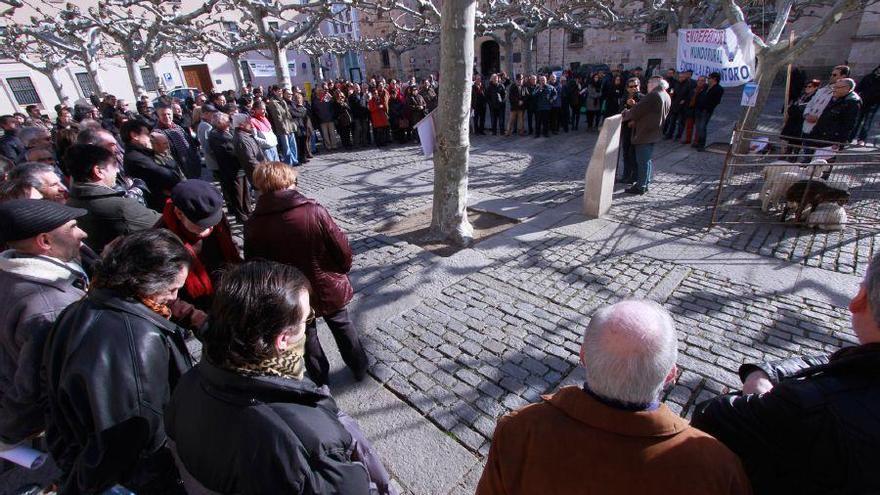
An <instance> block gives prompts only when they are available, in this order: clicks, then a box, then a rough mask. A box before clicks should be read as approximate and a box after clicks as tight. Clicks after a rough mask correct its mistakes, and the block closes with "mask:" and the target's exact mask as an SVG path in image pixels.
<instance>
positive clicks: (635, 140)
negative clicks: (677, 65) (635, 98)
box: [623, 87, 672, 144]
mask: <svg viewBox="0 0 880 495" xmlns="http://www.w3.org/2000/svg"><path fill="white" fill-rule="evenodd" d="M671 104H672V100H671V99H670V98H669V94H668V93H666V91H663V90H662V89H660V88H659V87H658V88H655V89H654V91H651V92H650V93H648V94H646V95H645V96H644V97H643V98H642V99H641V100H639V102H638V103H636V106H634V107H632V108H631V109H629V110H627V111H625V112H624V113H623V120H624V121H628V122H629V126H630V128H631V129H632V138H630V142H632V144H651V143H657V142H659V141H660V140H661V139H663V121H664V120H666V116H667V115H669V106H670V105H671Z"/></svg>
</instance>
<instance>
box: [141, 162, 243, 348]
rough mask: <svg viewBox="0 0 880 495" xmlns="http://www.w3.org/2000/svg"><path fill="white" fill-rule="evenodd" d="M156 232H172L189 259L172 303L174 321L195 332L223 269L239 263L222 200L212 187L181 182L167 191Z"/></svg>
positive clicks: (196, 180) (191, 180) (192, 182)
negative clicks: (190, 260)
mask: <svg viewBox="0 0 880 495" xmlns="http://www.w3.org/2000/svg"><path fill="white" fill-rule="evenodd" d="M156 227H157V228H162V229H168V230H170V231H171V232H174V233H175V234H176V235H177V237H179V238H180V240H182V241H183V245H184V246H185V247H186V250H187V251H188V252H189V254H190V256H192V265H191V266H190V269H189V274H188V275H187V277H186V283H185V284H184V286H183V287H182V288H181V291H180V301H178V302H176V303H175V304H174V305H173V307H172V309H173V310H174V320H175V321H177V322H179V323H180V324H181V325H184V326H186V327H187V328H190V329H192V330H195V331H198V330H199V327H200V323H202V322H204V318H205V317H204V313H203V312H207V311H208V309H209V308H210V307H211V301H212V300H213V297H214V285H215V284H216V282H217V280H218V279H219V278H220V273H221V272H222V271H223V269H225V268H227V267H228V266H230V265H235V264H238V263H241V255H240V254H239V252H238V248H237V247H236V246H235V243H234V242H233V241H232V234H231V231H230V228H229V222H228V221H227V220H226V217H225V215H224V214H223V196H221V195H220V192H219V191H217V188H215V187H214V186H213V185H211V184H210V183H208V182H205V181H201V180H198V179H190V180H186V181H183V182H181V183H180V184H178V185H176V186H175V187H174V189H172V190H171V198H170V199H169V200H168V202H167V203H166V204H165V209H164V210H163V211H162V218H160V219H159V222H158V223H157V224H156Z"/></svg>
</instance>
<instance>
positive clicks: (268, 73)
mask: <svg viewBox="0 0 880 495" xmlns="http://www.w3.org/2000/svg"><path fill="white" fill-rule="evenodd" d="M248 68H250V70H251V77H275V64H273V63H272V62H266V61H263V60H260V61H256V62H252V61H250V60H248Z"/></svg>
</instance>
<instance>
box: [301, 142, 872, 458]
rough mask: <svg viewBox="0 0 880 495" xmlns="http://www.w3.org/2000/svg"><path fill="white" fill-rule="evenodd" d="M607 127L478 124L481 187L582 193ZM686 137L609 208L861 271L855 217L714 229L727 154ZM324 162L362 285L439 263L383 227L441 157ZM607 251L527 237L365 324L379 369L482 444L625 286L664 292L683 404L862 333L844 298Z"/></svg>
mask: <svg viewBox="0 0 880 495" xmlns="http://www.w3.org/2000/svg"><path fill="white" fill-rule="evenodd" d="M595 139H596V135H595V134H589V133H586V132H583V131H581V132H579V133H570V134H568V135H564V134H563V135H558V136H553V137H551V138H549V139H532V138H502V137H475V138H474V141H473V147H472V151H471V171H470V187H471V190H472V191H474V192H475V193H477V194H479V195H480V196H481V197H487V198H493V197H494V198H504V199H505V200H508V201H512V202H519V203H524V204H531V205H535V206H539V207H543V208H552V207H554V206H557V205H560V204H562V203H564V202H567V201H571V200H576V199H577V198H579V196H580V194H581V193H582V180H583V172H584V167H585V165H586V161H587V159H588V157H589V152H590V149H591V146H592V144H593V143H594V142H595ZM682 149H684V148H682V147H681V146H679V145H677V144H673V143H662V144H660V145H659V146H658V148H657V152H656V153H655V156H656V157H657V159H656V167H657V169H658V171H657V173H656V175H655V182H654V183H653V184H652V188H651V193H650V194H649V195H646V196H628V195H622V194H621V195H617V196H615V200H614V206H613V207H612V212H611V217H612V219H613V220H615V221H618V222H621V223H626V224H631V225H634V226H637V227H640V228H643V229H647V230H652V231H657V232H663V233H665V234H670V235H673V236H677V237H683V238H688V239H691V240H697V241H702V242H707V243H711V244H716V245H719V246H724V247H729V248H733V249H736V250H741V251H746V252H750V253H754V254H757V255H760V256H768V257H774V258H780V259H784V260H788V261H792V262H795V263H801V264H804V265H806V266H811V267H818V268H821V269H825V270H831V271H836V272H841V273H856V274H860V273H863V272H864V270H865V267H866V264H867V261H868V260H869V259H870V256H871V255H872V254H873V252H874V249H875V248H874V246H875V245H880V244H877V242H878V240H880V234H878V233H876V232H872V231H864V230H856V229H847V230H844V231H843V232H832V233H824V232H817V231H813V230H808V229H800V228H796V227H786V226H775V225H761V226H747V227H740V226H724V227H716V228H715V229H713V230H711V231H708V230H707V229H706V227H707V225H708V222H709V219H710V217H711V208H710V205H711V204H713V202H714V199H715V194H716V191H717V185H718V177H719V175H720V169H721V163H722V159H723V157H721V156H719V155H714V154H709V153H702V154H697V153H681V150H682ZM346 160H349V161H346ZM323 163H329V164H330V165H329V166H325V167H323V168H320V169H310V168H309V167H308V166H306V167H304V169H303V174H302V177H301V179H300V184H301V185H302V187H303V188H304V189H305V190H306V191H307V192H310V193H315V194H317V195H318V196H321V195H325V194H326V195H328V199H327V200H324V201H323V203H324V204H325V205H326V206H327V207H328V208H329V209H330V210H331V212H332V213H333V215H334V217H335V218H337V219H339V221H340V223H341V224H342V225H343V226H345V227H346V228H349V229H351V230H352V232H351V233H350V234H351V237H352V239H353V245H354V249H355V251H356V261H355V269H354V271H353V280H354V282H355V286H356V290H357V291H358V292H359V297H369V296H370V295H372V294H375V293H377V292H378V291H381V290H382V288H383V287H387V286H388V285H389V284H397V283H400V282H401V281H404V280H406V279H408V278H411V277H413V276H416V275H418V274H419V273H420V272H422V271H423V270H426V269H428V268H430V266H431V265H432V263H434V262H435V258H433V257H432V256H433V255H430V254H427V253H424V252H422V251H421V250H420V249H419V248H417V247H414V246H412V245H410V244H407V243H405V242H402V241H398V240H396V239H394V238H392V237H388V236H385V235H383V234H377V233H376V232H375V229H376V228H377V227H378V226H380V225H381V224H383V223H384V222H386V221H388V220H390V219H395V218H399V217H401V216H405V215H407V214H409V213H413V212H416V211H420V210H422V209H424V208H427V207H429V206H430V188H429V187H415V188H413V187H402V186H399V185H398V184H396V183H395V181H396V180H399V181H400V182H401V183H403V182H406V183H407V184H416V185H418V184H422V185H425V186H429V185H430V182H431V179H432V176H433V170H432V164H431V162H430V161H429V160H424V159H422V158H421V156H420V155H419V151H418V148H416V147H415V146H404V147H396V148H391V149H389V150H381V151H375V150H360V151H356V152H351V153H336V154H334V155H330V157H329V158H328V159H327V162H323ZM346 164H348V165H355V166H357V167H359V168H360V169H361V170H365V171H366V172H364V173H363V174H361V175H357V174H355V175H354V176H352V174H351V172H350V171H349V170H344V171H339V172H337V170H339V169H335V168H334V167H336V166H341V165H346ZM374 174H386V175H387V176H390V177H391V178H392V180H391V184H390V185H389V184H384V185H381V186H380V185H373V184H372V183H369V184H364V181H366V182H370V181H371V180H372V179H371V177H374ZM339 191H345V193H343V194H340V193H339ZM331 192H332V194H331ZM539 215H540V214H539ZM611 249H612V248H610V247H604V246H603V245H601V244H600V243H586V242H583V240H582V239H579V238H577V237H569V236H567V235H565V234H563V233H561V232H559V231H551V232H549V233H547V235H545V236H543V237H541V239H540V241H528V242H525V241H524V242H518V243H517V245H516V246H513V247H510V248H509V249H505V250H504V251H503V253H504V254H500V255H498V256H497V257H496V258H495V259H493V260H492V263H491V264H490V266H487V267H485V268H483V269H481V270H478V271H476V272H474V273H470V274H467V275H465V276H463V277H461V278H459V279H458V280H456V281H454V282H452V283H451V284H450V285H448V286H445V287H443V288H442V290H440V291H439V292H438V293H437V294H435V295H432V296H431V297H427V298H425V299H423V300H420V301H419V302H418V304H416V305H415V306H413V307H408V308H406V309H404V310H403V311H402V312H401V313H400V314H397V315H396V316H394V317H393V318H389V319H387V320H385V321H383V322H381V323H379V324H377V325H376V326H374V327H371V328H366V329H364V335H365V340H366V347H367V349H368V352H369V355H370V362H371V374H372V376H373V377H374V378H375V379H376V380H377V381H379V382H380V383H382V384H383V385H384V386H385V387H386V388H387V389H388V390H390V391H392V392H393V393H394V394H395V395H397V396H398V397H399V398H401V399H403V400H404V401H405V402H407V403H408V404H409V405H411V406H412V407H413V408H415V409H416V410H418V411H419V413H420V414H422V415H423V416H424V417H426V418H428V419H429V420H430V421H431V422H433V423H434V424H435V425H436V426H437V427H438V428H440V429H441V430H443V431H444V432H447V433H448V434H450V435H452V436H454V437H455V438H456V439H457V440H458V441H459V442H460V443H461V444H462V445H464V446H465V447H466V448H467V449H469V450H470V451H472V452H474V453H475V454H477V455H481V456H482V455H485V454H486V453H487V452H488V448H489V444H490V440H491V435H492V431H493V429H494V425H495V421H496V420H497V418H498V417H499V416H500V415H502V414H504V413H506V412H508V411H511V410H513V409H516V408H518V407H521V406H523V405H525V404H527V403H530V402H535V401H536V400H539V397H540V395H541V394H544V393H547V392H550V391H552V390H553V389H554V388H555V387H557V386H558V385H559V384H560V383H561V382H562V381H563V380H564V379H565V377H566V376H567V375H569V374H570V373H572V372H573V371H575V370H576V368H577V366H578V353H579V346H580V341H581V335H582V333H583V331H584V329H585V328H586V325H587V323H588V322H589V316H590V315H591V314H592V313H593V311H594V310H595V309H597V308H598V307H600V306H603V305H605V304H609V303H613V302H615V301H618V300H621V299H623V298H627V297H648V298H652V299H656V300H658V301H661V302H663V303H664V304H665V305H666V307H667V308H669V309H670V311H671V312H672V313H673V316H674V318H675V320H676V322H677V324H678V329H679V333H680V357H679V367H680V369H681V375H680V377H679V379H678V381H677V383H676V385H675V386H674V387H672V388H671V389H670V390H669V391H668V392H667V395H666V397H665V400H666V402H667V403H668V404H669V405H670V407H672V408H673V409H674V410H676V411H677V412H679V413H681V414H682V415H684V416H689V415H690V413H691V411H692V409H693V406H694V404H695V403H697V402H699V401H701V400H704V399H705V398H708V397H710V396H711V395H714V394H717V393H720V392H722V390H724V389H725V388H727V387H730V388H736V387H738V386H739V383H740V382H739V379H738V377H737V375H736V372H737V369H738V368H739V366H740V364H742V363H743V362H747V361H756V360H772V359H778V358H784V357H786V356H789V355H792V354H799V353H807V354H810V353H815V354H817V353H825V352H831V351H834V350H836V349H838V348H840V347H841V346H843V345H846V344H847V343H853V342H855V340H854V337H853V335H852V333H851V331H850V330H849V326H848V321H849V315H848V312H847V311H846V310H845V309H844V308H837V307H832V306H831V305H829V304H825V303H822V302H819V301H815V300H810V299H805V298H801V297H794V296H790V295H786V294H782V293H776V292H774V291H772V290H768V288H766V287H758V286H752V285H747V284H742V283H736V282H732V281H730V280H727V279H725V278H723V277H719V276H718V275H714V274H712V273H710V272H707V271H703V270H700V269H697V268H693V267H689V266H686V265H680V264H676V263H674V262H669V261H661V260H657V259H652V258H649V257H644V256H640V255H637V254H625V255H621V254H615V253H614V252H613V251H610V250H611ZM511 253H513V254H511ZM490 256H493V255H492V254H490Z"/></svg>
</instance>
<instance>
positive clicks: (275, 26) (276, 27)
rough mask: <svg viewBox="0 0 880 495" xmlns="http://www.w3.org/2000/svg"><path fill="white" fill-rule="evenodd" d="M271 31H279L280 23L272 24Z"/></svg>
mask: <svg viewBox="0 0 880 495" xmlns="http://www.w3.org/2000/svg"><path fill="white" fill-rule="evenodd" d="M269 29H271V30H272V31H278V23H277V22H275V21H272V22H270V23H269Z"/></svg>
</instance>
